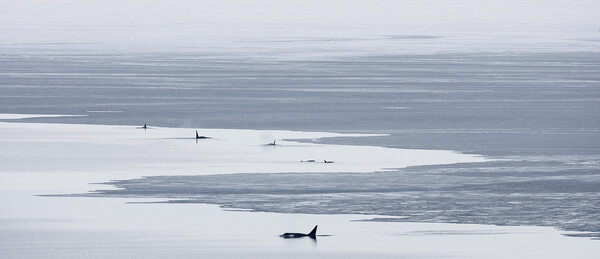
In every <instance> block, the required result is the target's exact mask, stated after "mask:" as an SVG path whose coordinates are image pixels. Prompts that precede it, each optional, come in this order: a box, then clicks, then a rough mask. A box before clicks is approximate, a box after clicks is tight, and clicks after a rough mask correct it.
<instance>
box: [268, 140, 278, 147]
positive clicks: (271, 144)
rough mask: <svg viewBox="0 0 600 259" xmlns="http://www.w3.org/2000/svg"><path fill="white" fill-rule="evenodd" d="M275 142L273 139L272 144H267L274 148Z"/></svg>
mask: <svg viewBox="0 0 600 259" xmlns="http://www.w3.org/2000/svg"><path fill="white" fill-rule="evenodd" d="M276 141H277V140H276V139H274V140H273V143H269V146H275V142H276Z"/></svg>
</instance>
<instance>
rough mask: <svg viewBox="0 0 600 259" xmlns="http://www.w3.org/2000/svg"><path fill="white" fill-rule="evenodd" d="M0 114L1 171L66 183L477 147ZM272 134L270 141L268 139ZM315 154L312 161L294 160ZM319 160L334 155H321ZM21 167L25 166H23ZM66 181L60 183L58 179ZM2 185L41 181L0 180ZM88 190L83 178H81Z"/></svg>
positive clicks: (437, 154) (402, 158)
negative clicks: (329, 140) (333, 141)
mask: <svg viewBox="0 0 600 259" xmlns="http://www.w3.org/2000/svg"><path fill="white" fill-rule="evenodd" d="M198 132H199V134H201V135H204V136H209V137H211V138H210V139H199V140H196V139H195V129H186V128H160V127H150V128H149V129H146V130H144V129H141V128H139V127H135V126H104V125H71V124H42V123H36V124H30V123H1V122H0V135H1V136H2V137H1V139H0V145H1V146H2V150H1V151H0V157H2V164H3V166H2V173H3V174H2V176H4V177H9V178H10V177H12V176H14V175H11V173H15V174H16V173H18V174H19V175H20V177H21V175H27V177H31V178H36V179H43V178H45V177H51V179H55V178H56V177H57V176H59V175H60V176H64V177H65V178H66V179H70V180H69V181H68V182H66V183H65V182H63V181H51V183H52V184H56V187H58V188H56V190H57V191H59V192H65V191H70V190H73V187H74V185H73V182H74V179H79V178H81V179H82V180H83V182H88V183H89V182H90V180H91V181H92V182H100V181H107V180H111V179H112V180H115V179H131V178H136V177H140V176H152V175H207V174H231V173H280V172H298V173H307V172H374V171H381V170H386V169H390V168H401V167H407V166H415V165H431V164H449V163H460V162H482V161H486V160H485V158H483V157H481V156H477V155H467V154H460V153H456V152H453V151H443V150H413V149H394V148H384V147H375V146H342V145H322V144H311V143H299V142H294V141H284V140H282V139H314V138H322V137H341V136H345V137H350V136H374V135H367V134H364V135H359V134H354V135H352V134H337V133H325V132H296V131H258V130H231V129H199V130H198ZM273 140H277V143H276V145H275V146H272V145H268V143H272V142H273ZM303 160H304V161H305V160H315V162H314V163H310V162H309V163H307V162H301V161H303ZM324 160H328V161H333V162H334V163H327V164H326V163H324V162H323V161H324ZM25 173H26V174H25ZM65 184H68V188H67V189H65V188H66V187H67V186H61V185H65ZM0 186H1V187H3V188H36V189H37V188H44V189H45V190H46V191H49V189H48V188H49V187H48V186H47V185H44V186H33V185H32V183H31V181H29V180H28V179H26V180H25V183H23V184H15V182H14V181H12V180H10V181H2V183H0ZM82 187H83V189H81V188H80V189H77V190H79V191H81V190H87V189H86V186H82Z"/></svg>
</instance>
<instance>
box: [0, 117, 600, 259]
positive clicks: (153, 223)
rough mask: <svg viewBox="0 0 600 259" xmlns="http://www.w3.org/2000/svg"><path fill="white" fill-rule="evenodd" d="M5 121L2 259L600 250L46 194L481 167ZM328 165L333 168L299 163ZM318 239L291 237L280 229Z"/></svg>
mask: <svg viewBox="0 0 600 259" xmlns="http://www.w3.org/2000/svg"><path fill="white" fill-rule="evenodd" d="M199 132H200V134H202V135H206V136H211V137H213V139H205V140H198V141H196V140H195V139H194V134H195V130H194V129H171V128H158V127H151V128H150V129H147V130H144V129H140V128H136V127H134V126H101V125H65V124H41V123H0V159H1V164H2V167H1V168H0V212H1V213H0V229H1V230H2V235H1V236H0V251H2V257H6V258H23V257H26V258H27V257H28V258H41V257H43V258H65V257H77V258H82V257H85V258H89V257H95V258H131V257H143V258H148V257H201V258H215V257H216V258H219V257H230V258H231V257H234V258H236V257H250V258H282V257H288V258H289V257H292V258H294V257H295V258H305V257H307V256H317V257H321V258H327V257H329V258H340V257H344V258H353V257H354V258H365V257H368V258H376V257H387V258H398V257H409V258H431V257H459V258H465V257H475V258H482V257H483V258H489V257H497V258H598V256H600V248H599V247H600V246H598V243H597V241H591V240H588V239H586V238H569V237H565V236H562V235H561V232H560V231H557V230H555V229H553V228H546V227H499V226H484V225H464V224H424V223H379V222H353V221H351V220H360V219H369V218H372V217H374V216H369V215H303V214H277V213H262V212H234V211H223V210H221V209H220V208H218V207H216V206H212V205H200V204H128V203H126V202H128V201H139V200H136V199H114V198H112V199H109V198H70V197H40V196H34V195H36V194H51V193H73V192H84V191H88V190H90V189H98V188H100V187H102V188H106V187H105V186H97V185H96V186H90V185H88V183H91V182H104V181H107V180H111V179H128V178H135V177H140V176H145V175H183V174H215V173H253V172H258V173H275V172H298V173H302V172H331V173H335V172H365V173H368V172H372V171H376V170H382V169H384V168H397V167H403V166H409V165H419V164H442V163H455V162H468V161H484V160H485V159H484V158H482V157H479V156H476V155H465V154H458V153H455V152H452V151H434V150H402V149H390V148H382V147H354V146H338V145H316V144H301V143H297V142H293V141H278V142H277V145H276V146H268V145H265V144H267V143H269V142H272V140H273V139H278V140H281V139H290V138H294V139H296V138H319V137H333V136H348V135H343V134H336V133H314V132H292V131H255V130H222V129H200V130H199ZM307 159H315V160H317V161H321V160H322V159H327V160H333V161H335V163H333V164H325V163H322V162H321V163H301V162H300V160H307ZM316 224H319V233H320V234H329V235H331V236H327V237H320V238H318V241H317V242H314V241H313V240H311V239H298V240H285V239H282V238H279V237H278V235H279V234H281V233H282V232H288V231H290V232H307V231H308V230H310V228H312V226H313V225H316Z"/></svg>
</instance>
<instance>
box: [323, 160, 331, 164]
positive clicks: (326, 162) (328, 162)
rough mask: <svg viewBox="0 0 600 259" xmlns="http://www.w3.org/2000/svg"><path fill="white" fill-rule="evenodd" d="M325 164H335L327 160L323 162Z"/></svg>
mask: <svg viewBox="0 0 600 259" xmlns="http://www.w3.org/2000/svg"><path fill="white" fill-rule="evenodd" d="M323 162H325V164H331V163H333V161H327V160H323Z"/></svg>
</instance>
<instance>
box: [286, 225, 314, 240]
mask: <svg viewBox="0 0 600 259" xmlns="http://www.w3.org/2000/svg"><path fill="white" fill-rule="evenodd" d="M317 227H318V225H317V226H315V228H313V230H312V231H310V233H308V234H304V233H287V232H286V233H283V235H280V237H283V238H301V237H310V238H312V239H317Z"/></svg>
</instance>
